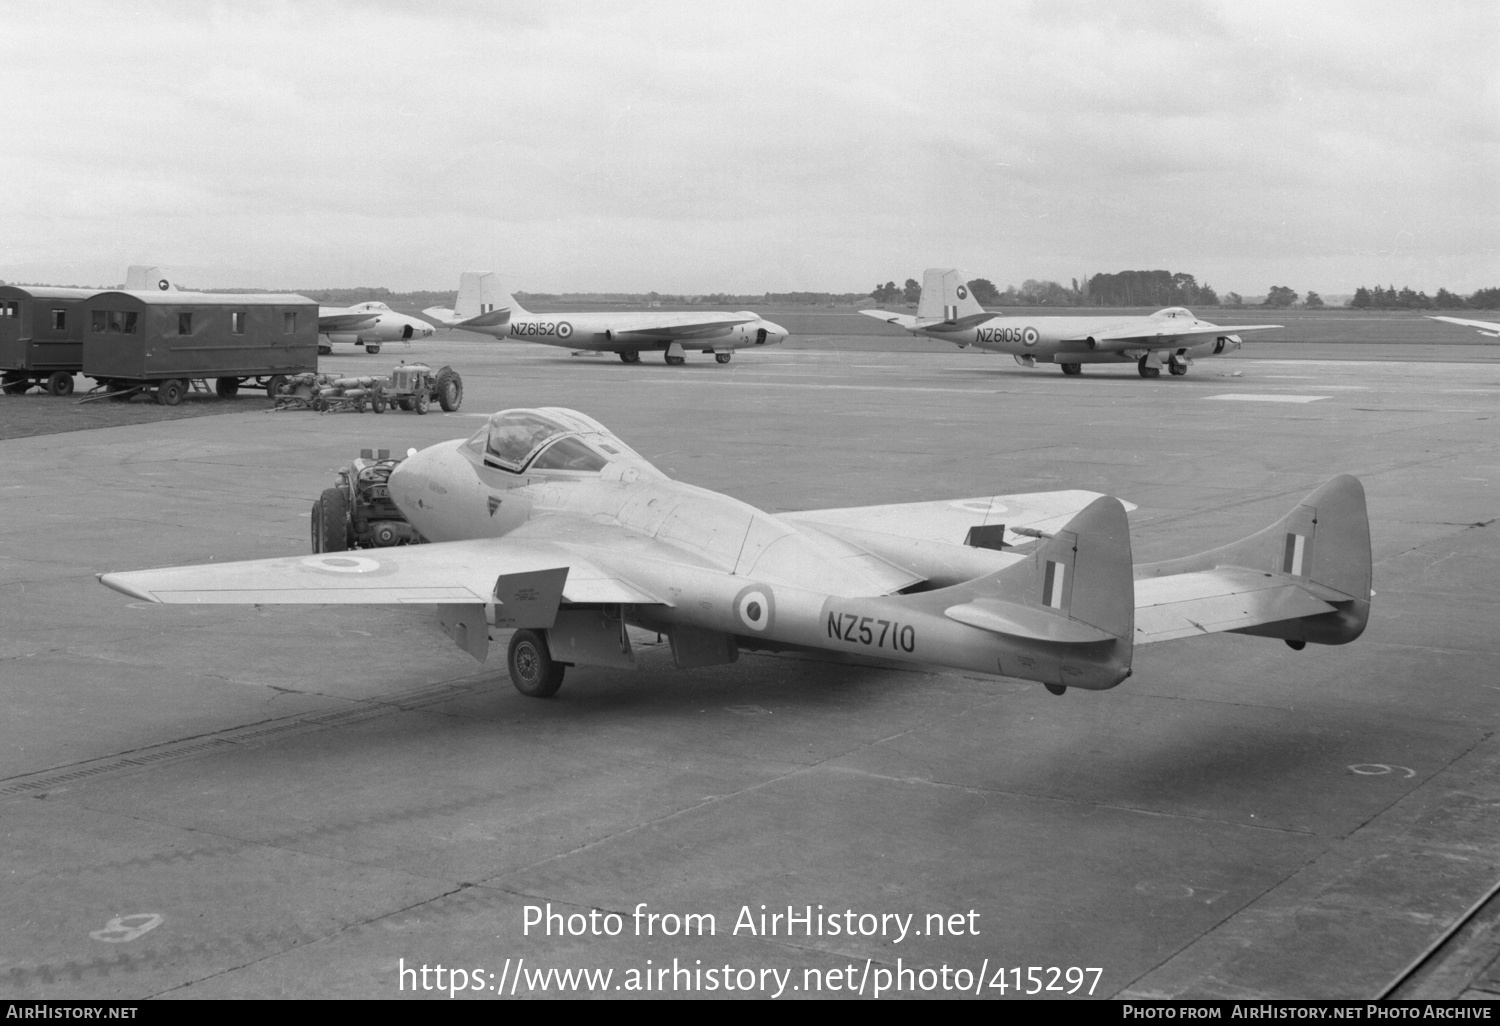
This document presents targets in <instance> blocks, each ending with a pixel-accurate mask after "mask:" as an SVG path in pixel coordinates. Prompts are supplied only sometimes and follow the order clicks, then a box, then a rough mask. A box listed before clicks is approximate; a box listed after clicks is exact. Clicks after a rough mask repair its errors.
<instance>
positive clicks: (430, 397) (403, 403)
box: [385, 360, 464, 413]
mask: <svg viewBox="0 0 1500 1026" xmlns="http://www.w3.org/2000/svg"><path fill="white" fill-rule="evenodd" d="M385 395H386V399H387V400H388V401H389V402H390V403H391V404H392V405H394V406H399V407H400V408H401V409H403V410H415V411H416V412H417V413H426V412H427V410H428V409H429V408H430V407H431V405H432V404H433V403H437V404H438V405H440V406H441V407H442V408H443V411H444V412H446V413H452V412H453V411H454V410H456V409H458V408H459V406H460V405H461V404H462V403H463V401H464V379H463V378H461V377H459V374H458V372H457V371H455V370H454V369H453V368H452V367H448V366H444V367H441V368H439V369H438V370H436V371H434V370H433V369H432V368H431V367H429V366H427V365H426V364H425V363H407V362H406V361H405V360H403V361H401V363H400V364H399V365H398V366H397V367H396V369H395V370H393V371H391V380H390V382H389V383H388V384H387V385H386V386H385Z"/></svg>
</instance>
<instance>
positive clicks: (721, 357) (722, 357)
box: [714, 353, 734, 363]
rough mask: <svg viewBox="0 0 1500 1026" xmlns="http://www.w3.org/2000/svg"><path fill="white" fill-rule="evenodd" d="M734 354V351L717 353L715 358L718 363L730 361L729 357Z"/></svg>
mask: <svg viewBox="0 0 1500 1026" xmlns="http://www.w3.org/2000/svg"><path fill="white" fill-rule="evenodd" d="M733 355H734V354H733V353H715V354H714V360H715V362H717V363H728V362H729V358H730V357H731V356H733Z"/></svg>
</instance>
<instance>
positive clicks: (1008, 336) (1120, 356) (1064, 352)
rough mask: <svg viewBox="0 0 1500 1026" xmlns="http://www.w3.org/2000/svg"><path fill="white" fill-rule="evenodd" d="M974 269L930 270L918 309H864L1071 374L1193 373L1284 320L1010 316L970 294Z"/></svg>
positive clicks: (1177, 313) (1179, 310) (1183, 314)
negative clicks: (1128, 370) (1102, 367)
mask: <svg viewBox="0 0 1500 1026" xmlns="http://www.w3.org/2000/svg"><path fill="white" fill-rule="evenodd" d="M967 281H968V276H967V275H965V274H964V273H963V272H962V271H960V270H958V269H956V268H952V267H929V268H928V269H927V270H926V271H925V272H924V273H923V275H922V297H921V299H920V301H919V302H918V303H917V315H916V316H915V317H913V316H911V315H910V314H893V313H891V312H890V311H889V310H861V311H860V313H862V314H864V315H865V316H867V317H875V318H878V319H880V320H882V321H885V322H886V323H887V324H894V325H896V326H897V327H900V328H905V329H906V330H907V331H909V332H911V333H912V334H913V335H926V336H927V337H928V338H935V339H939V340H941V341H944V342H952V343H953V344H954V345H956V346H958V347H959V348H960V349H964V348H967V347H968V346H978V347H979V348H980V349H992V350H995V351H997V352H1001V353H1010V354H1012V355H1013V356H1014V357H1015V358H1016V362H1017V363H1019V364H1020V365H1021V366H1023V367H1035V366H1036V365H1037V364H1038V363H1056V364H1059V365H1061V366H1062V372H1063V373H1064V374H1081V373H1083V365H1084V364H1086V363H1122V362H1124V361H1126V360H1131V361H1134V362H1135V364H1136V366H1137V368H1138V369H1139V370H1140V374H1141V377H1143V378H1155V377H1160V376H1161V368H1162V365H1163V364H1165V365H1166V368H1167V371H1168V372H1169V373H1171V374H1174V375H1181V374H1186V373H1187V369H1188V365H1189V364H1191V363H1192V362H1193V360H1194V359H1195V358H1196V357H1199V356H1210V355H1213V356H1217V355H1218V354H1220V353H1223V352H1226V351H1232V350H1235V349H1238V348H1239V347H1240V338H1239V336H1238V335H1236V334H1233V333H1234V332H1239V331H1264V330H1266V329H1268V328H1279V327H1281V325H1280V324H1237V325H1219V324H1210V323H1209V322H1208V321H1202V320H1199V319H1198V318H1197V317H1196V316H1194V315H1193V312H1192V311H1191V310H1188V309H1186V308H1184V307H1180V306H1169V307H1167V308H1166V309H1164V310H1158V311H1156V313H1154V314H1151V315H1149V316H1146V317H1053V316H1050V315H1049V316H1046V317H1032V316H1030V315H1027V316H1024V317H1005V316H1001V315H1000V314H993V313H986V312H985V309H984V307H982V306H980V305H979V301H978V300H977V299H975V298H974V297H973V296H972V295H971V294H970V293H969V288H968V285H967V284H966V282H967Z"/></svg>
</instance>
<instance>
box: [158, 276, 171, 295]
mask: <svg viewBox="0 0 1500 1026" xmlns="http://www.w3.org/2000/svg"><path fill="white" fill-rule="evenodd" d="M156 287H157V288H159V289H161V290H162V291H163V292H165V291H167V289H169V288H171V287H172V283H171V282H169V281H167V279H165V278H163V279H162V280H161V281H159V282H157V283H156Z"/></svg>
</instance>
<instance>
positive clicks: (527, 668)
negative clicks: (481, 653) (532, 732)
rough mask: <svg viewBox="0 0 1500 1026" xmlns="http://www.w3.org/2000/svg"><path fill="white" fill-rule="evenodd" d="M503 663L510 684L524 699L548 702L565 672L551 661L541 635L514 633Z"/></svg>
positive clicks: (560, 685)
mask: <svg viewBox="0 0 1500 1026" xmlns="http://www.w3.org/2000/svg"><path fill="white" fill-rule="evenodd" d="M505 662H506V666H507V668H508V669H509V670H510V682H511V683H512V684H514V685H515V686H516V690H517V691H519V692H520V693H521V694H523V695H525V696H526V697H527V698H551V697H552V696H553V695H555V694H557V689H558V688H560V687H562V682H563V673H564V672H565V671H566V670H567V667H565V666H564V665H563V664H562V663H559V662H557V661H556V660H554V659H553V658H552V652H551V651H550V650H549V649H548V648H547V635H546V633H545V632H544V631H532V630H519V631H516V633H515V634H514V635H513V636H512V637H511V639H510V650H509V652H508V653H507V654H506V657H505Z"/></svg>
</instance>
